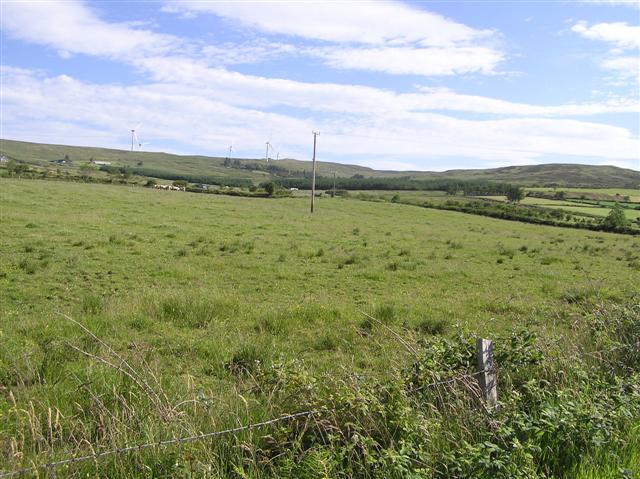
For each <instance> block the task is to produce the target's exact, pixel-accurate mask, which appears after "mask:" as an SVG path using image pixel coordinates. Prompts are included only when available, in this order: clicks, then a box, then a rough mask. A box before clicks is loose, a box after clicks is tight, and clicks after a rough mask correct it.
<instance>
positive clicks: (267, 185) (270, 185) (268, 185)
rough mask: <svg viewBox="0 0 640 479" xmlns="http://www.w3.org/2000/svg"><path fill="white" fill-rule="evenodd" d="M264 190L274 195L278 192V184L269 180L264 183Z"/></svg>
mask: <svg viewBox="0 0 640 479" xmlns="http://www.w3.org/2000/svg"><path fill="white" fill-rule="evenodd" d="M264 190H265V191H266V192H267V194H268V195H269V196H273V194H274V193H275V192H276V184H275V183H274V182H273V181H269V182H267V183H265V184H264Z"/></svg>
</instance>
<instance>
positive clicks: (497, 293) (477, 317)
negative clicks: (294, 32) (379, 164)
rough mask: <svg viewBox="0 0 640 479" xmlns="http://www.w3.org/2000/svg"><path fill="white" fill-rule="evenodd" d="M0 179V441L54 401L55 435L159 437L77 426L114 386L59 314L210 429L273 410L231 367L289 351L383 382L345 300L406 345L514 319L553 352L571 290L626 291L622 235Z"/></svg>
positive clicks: (32, 450) (372, 338)
mask: <svg viewBox="0 0 640 479" xmlns="http://www.w3.org/2000/svg"><path fill="white" fill-rule="evenodd" d="M0 186H1V187H2V210H1V211H2V212H1V215H2V218H1V219H2V225H3V236H2V245H3V247H2V248H1V249H0V288H1V291H2V294H1V295H0V298H1V300H0V318H1V320H0V340H1V341H2V348H0V387H1V388H2V389H0V393H2V394H0V419H1V418H2V417H5V418H9V417H12V418H13V417H14V416H13V415H12V414H13V413H12V412H11V411H14V410H24V411H27V413H26V414H24V415H19V414H18V415H17V416H16V417H18V418H19V419H15V422H11V425H9V421H7V422H5V423H4V425H2V426H0V439H1V440H4V441H5V442H4V443H3V444H4V446H5V450H9V449H11V448H10V447H9V446H8V445H7V444H8V442H7V438H6V436H7V434H9V435H11V434H18V433H17V432H16V431H23V430H24V431H27V430H29V427H32V428H35V427H36V426H33V418H34V417H39V418H40V419H39V421H40V422H38V424H41V423H42V424H46V416H47V410H49V415H50V414H51V412H50V411H51V410H52V409H53V410H56V411H59V413H60V414H61V417H62V418H64V419H60V423H61V424H63V425H62V426H60V428H61V431H62V430H64V431H65V432H64V434H63V433H61V434H62V435H64V436H65V437H67V436H68V435H69V434H71V435H73V434H76V435H77V436H78V437H85V435H86V437H87V438H89V439H90V440H92V441H99V440H103V441H105V440H106V439H105V437H108V438H110V441H112V442H113V443H121V441H122V440H123V438H124V440H130V441H135V440H140V439H143V438H157V436H158V435H159V434H160V432H161V431H164V432H165V433H166V429H167V427H168V426H166V424H165V425H163V424H164V423H162V422H158V423H153V424H144V425H143V427H142V429H141V430H139V431H128V432H127V433H126V434H124V435H123V436H118V438H115V439H114V437H115V436H111V435H109V434H111V433H107V432H104V431H103V430H101V429H100V428H98V430H96V429H95V427H97V426H95V427H94V425H93V423H91V424H92V426H91V427H90V428H89V429H88V430H86V431H85V429H83V428H84V427H85V426H84V424H85V422H86V421H87V419H86V417H85V416H84V415H86V414H88V413H86V411H88V410H91V411H95V410H96V408H97V407H98V406H97V405H96V404H93V403H92V401H91V399H90V396H89V395H88V393H87V390H88V388H90V387H94V388H95V390H97V391H98V392H95V391H94V390H92V391H93V392H92V394H95V395H97V396H98V397H103V396H101V394H102V395H106V396H108V395H109V392H110V390H111V387H112V385H113V384H118V386H117V388H118V390H119V391H125V390H126V391H128V390H129V389H130V388H131V385H130V384H129V385H128V386H127V385H125V384H123V381H122V380H121V379H118V378H119V376H118V374H117V372H109V371H107V372H105V371H104V368H102V367H101V366H100V365H98V364H96V363H95V362H92V361H91V360H90V359H88V358H86V357H83V356H82V355H81V354H79V353H78V352H77V351H76V350H74V349H73V348H72V347H71V346H70V345H73V346H76V347H78V348H81V349H83V350H85V351H88V352H91V353H95V354H97V352H96V351H97V349H96V348H95V345H93V344H92V343H91V342H90V341H88V340H87V338H86V336H85V335H83V334H82V332H81V331H80V330H79V328H77V327H76V326H75V325H74V324H73V323H71V322H70V321H68V320H67V319H65V318H64V317H63V316H62V315H68V316H70V317H72V318H75V319H77V320H79V321H81V322H82V323H83V324H85V325H87V326H88V327H89V328H90V329H91V330H92V331H94V332H95V333H96V334H97V335H98V336H99V337H101V338H103V339H105V340H107V341H108V342H109V344H110V345H111V346H112V347H113V348H114V349H115V350H117V351H129V352H131V354H134V355H136V354H137V355H139V356H141V357H144V358H145V361H146V362H148V364H149V365H150V366H149V367H150V368H151V369H152V370H153V371H155V372H156V374H157V375H158V376H159V378H160V382H161V383H162V384H163V385H164V388H165V389H166V391H168V392H169V395H170V396H171V398H172V399H175V400H176V401H189V400H193V401H195V399H194V398H198V397H205V398H209V402H208V406H207V409H206V418H207V419H206V421H205V420H204V419H201V422H200V423H198V425H197V426H193V427H198V428H203V429H206V428H213V429H215V428H219V427H221V426H223V425H228V424H235V422H234V421H238V420H244V419H250V418H255V417H262V416H261V414H262V415H264V416H267V417H268V416H269V414H271V413H273V412H274V411H272V410H271V409H270V407H271V406H270V403H269V401H267V400H265V396H264V394H259V393H258V392H256V391H255V390H254V389H252V388H251V387H249V385H248V384H249V383H250V381H249V380H248V379H247V378H246V377H245V376H242V375H241V376H239V375H238V374H237V372H236V371H237V370H238V369H237V368H238V367H241V366H243V365H245V366H247V364H249V365H251V364H254V363H255V362H256V361H257V362H259V363H260V364H264V365H270V364H274V363H277V362H279V361H286V360H293V359H296V360H303V361H304V362H305V364H306V365H307V367H308V368H309V370H310V371H312V372H313V373H314V374H331V375H338V374H340V373H341V372H344V371H349V372H350V373H358V374H362V375H365V376H373V377H379V378H384V377H387V376H389V375H390V374H392V372H393V371H394V370H395V366H394V367H391V365H397V364H401V363H402V362H403V361H404V360H406V351H405V350H404V349H403V348H402V347H401V346H400V345H399V344H398V342H397V340H396V339H395V338H394V337H393V335H390V334H389V333H388V332H387V331H386V330H385V329H384V328H373V329H372V328H371V325H370V323H367V322H366V318H365V317H364V316H363V315H362V313H361V311H364V312H367V313H369V314H372V315H374V317H376V318H378V319H380V320H381V321H383V322H384V323H385V324H386V325H387V326H388V327H390V328H393V329H396V330H399V331H403V334H404V335H406V337H408V338H410V339H411V340H412V341H418V340H420V339H421V338H425V337H430V336H431V335H433V334H443V335H456V334H457V333H458V332H460V331H462V330H465V331H469V332H470V333H472V334H477V335H482V336H484V337H489V338H491V337H494V336H496V335H501V334H508V333H509V332H510V331H512V330H513V329H514V328H523V327H526V328H527V329H528V330H529V331H532V332H536V333H537V334H539V335H540V336H541V340H542V341H543V343H545V344H556V345H557V344H561V345H562V347H566V346H567V345H569V344H571V342H572V341H577V340H578V336H579V333H577V332H576V327H575V325H576V323H577V322H580V321H584V317H585V314H586V313H585V306H584V302H581V301H582V300H585V301H587V302H589V301H596V300H597V301H613V302H625V301H627V300H628V299H629V298H630V297H632V295H633V293H634V292H637V285H638V284H640V262H639V257H640V243H639V242H638V240H637V238H634V237H630V236H625V235H616V234H608V233H595V232H587V231H579V230H573V229H565V228H554V227H544V226H536V225H529V224H522V223H516V222H509V221H501V220H495V219H490V218H484V217H478V216H472V215H466V214H461V213H455V212H447V211H438V210H430V209H422V208H415V207H411V206H406V205H399V204H392V203H372V202H361V201H351V200H346V199H341V198H335V199H331V198H326V197H325V198H320V199H319V200H318V203H317V213H316V214H315V215H313V216H311V215H309V213H308V211H307V208H308V204H307V199H306V198H287V199H277V200H275V199H248V198H231V197H224V196H213V195H197V194H188V193H182V192H166V191H157V190H150V189H144V188H140V187H131V186H107V185H90V184H75V183H63V182H47V181H33V180H32V181H25V180H23V181H21V180H13V179H2V180H0ZM577 297H579V298H581V301H576V300H575V298H577ZM363 331H364V332H363ZM87 385H89V386H87ZM113 387H114V388H116V386H113ZM9 391H10V394H9ZM114 391H115V389H114ZM122 394H124V392H122ZM107 409H108V408H107ZM31 410H33V411H34V412H33V414H30V413H28V411H31ZM194 411H195V406H194ZM256 411H258V412H256ZM16 414H17V413H16ZM95 414H98V413H95ZM194 414H195V412H194ZM91 417H93V416H91ZM100 417H102V416H100ZM43 418H44V419H43ZM212 418H213V419H212ZM215 418H218V419H215ZM49 419H50V418H49ZM12 421H13V419H12ZM83 421H85V422H83ZM2 422H3V421H0V423H2ZM29 424H31V426H29ZM38 427H40V426H38ZM87 427H88V426H87ZM180 427H181V426H179V425H177V426H175V428H177V429H175V430H173V432H174V433H178V432H184V430H180V429H179V428H180ZM12 428H14V429H12ZM23 428H24V429H23ZM44 429H46V427H45V428H44ZM70 431H71V432H70ZM97 431H98V432H97ZM2 434H4V439H3V436H2ZM20 434H26V432H21V433H20ZM52 434H53V433H52ZM43 435H44V436H46V434H45V433H43ZM44 436H43V437H44ZM101 438H102V439H101ZM52 441H53V440H52ZM18 442H19V441H18ZM54 443H55V441H54V442H52V443H48V442H47V439H46V437H44V439H43V443H42V444H40V445H38V444H39V443H38V444H36V445H29V444H31V443H29V442H28V441H27V442H26V443H25V444H23V445H22V446H21V445H20V444H18V443H16V445H15V449H16V451H18V452H19V454H18V453H16V454H18V455H13V456H11V454H9V453H3V456H2V457H0V466H1V465H2V462H4V463H5V465H6V464H24V460H23V459H31V458H35V457H39V455H42V454H44V455H47V457H50V455H51V454H55V453H57V454H61V453H63V452H64V451H65V446H64V444H66V443H64V441H61V443H55V444H57V446H55V444H54ZM47 444H48V445H47ZM52 444H53V445H52ZM54 446H55V447H54ZM11 447H14V446H11ZM56 448H57V449H56ZM234 451H235V449H234ZM194 454H195V453H194ZM230 454H231V453H230ZM233 454H239V453H238V452H234V453H233ZM10 457H13V459H11V460H10V459H9V458H10ZM54 457H55V456H54ZM170 457H171V459H168V460H169V461H178V459H176V458H175V457H174V456H170ZM184 461H186V459H184V458H183V459H180V460H179V462H180V463H184ZM27 462H28V461H27ZM114 467H115V466H114ZM0 469H2V467H0ZM587 469H588V468H587ZM174 472H175V471H174ZM585 474H586V473H585ZM107 475H108V473H107ZM149 477H151V476H149ZM184 477H191V476H188V475H185V476H184ZM194 477H195V476H194ZM198 477H200V476H198ZM237 477H242V476H241V475H240V474H238V475H237ZM292 477H295V474H294V476H292ZM314 477H315V476H314ZM318 477H320V476H318ZM327 477H328V476H327ZM576 477H577V476H576ZM584 477H586V476H584ZM611 477H613V476H611Z"/></svg>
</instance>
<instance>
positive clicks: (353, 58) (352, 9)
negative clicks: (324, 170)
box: [165, 1, 504, 76]
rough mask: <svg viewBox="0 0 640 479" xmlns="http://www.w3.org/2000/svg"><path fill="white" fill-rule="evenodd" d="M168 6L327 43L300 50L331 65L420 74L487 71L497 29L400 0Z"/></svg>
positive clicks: (494, 58)
mask: <svg viewBox="0 0 640 479" xmlns="http://www.w3.org/2000/svg"><path fill="white" fill-rule="evenodd" d="M165 10H166V11H170V12H176V13H177V12H191V13H194V12H196V13H203V12H206V13H212V14H215V15H217V16H220V17H223V18H226V19H228V20H229V21H233V22H236V23H239V24H240V25H243V26H245V27H248V28H251V29H253V30H256V29H257V30H259V31H262V32H263V33H265V34H272V35H276V34H277V35H289V36H294V37H298V38H302V39H305V40H307V41H315V42H324V43H330V45H326V44H321V45H313V44H312V45H307V46H303V47H302V48H301V51H303V52H306V53H308V54H311V55H314V56H318V57H320V58H322V59H324V60H325V61H326V64H327V65H328V66H330V67H333V68H341V69H357V70H371V71H380V72H385V73H390V74H412V75H424V76H439V75H455V74H465V73H483V74H490V73H493V72H494V71H495V69H496V67H497V65H498V64H499V63H500V62H501V61H502V60H503V59H504V54H503V53H502V52H501V51H499V50H498V49H497V48H496V47H495V45H494V44H495V43H496V42H497V38H496V37H497V35H496V34H495V32H493V31H491V30H479V29H474V28H471V27H468V26H466V25H463V24H461V23H458V22H454V21H452V20H449V19H447V18H444V17H442V16H441V15H437V14H435V13H431V12H428V11H426V10H423V9H420V8H416V7H412V6H409V5H405V4H402V3H399V2H375V1H360V2H314V1H310V2H264V3H255V2H251V3H246V2H245V3H243V2H200V1H181V2H171V3H169V4H168V5H167V6H166V8H165Z"/></svg>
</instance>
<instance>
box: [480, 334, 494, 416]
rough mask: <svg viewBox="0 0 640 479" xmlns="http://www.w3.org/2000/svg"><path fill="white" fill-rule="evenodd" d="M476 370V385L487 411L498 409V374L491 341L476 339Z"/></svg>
mask: <svg viewBox="0 0 640 479" xmlns="http://www.w3.org/2000/svg"><path fill="white" fill-rule="evenodd" d="M476 370H477V374H478V383H479V385H480V390H481V392H482V399H483V400H484V401H485V404H486V405H487V409H488V410H494V409H497V407H498V374H497V372H496V365H495V362H494V360H493V341H491V340H490V339H478V340H477V341H476Z"/></svg>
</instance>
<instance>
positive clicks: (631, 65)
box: [601, 56, 640, 82]
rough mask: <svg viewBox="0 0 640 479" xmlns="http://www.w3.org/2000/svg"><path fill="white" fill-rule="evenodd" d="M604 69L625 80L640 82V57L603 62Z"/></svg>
mask: <svg viewBox="0 0 640 479" xmlns="http://www.w3.org/2000/svg"><path fill="white" fill-rule="evenodd" d="M601 66H602V68H605V69H607V70H612V71H614V72H616V73H618V75H619V77H621V78H623V79H632V80H636V82H637V81H638V80H640V57H632V56H627V57H615V58H609V59H607V60H603V61H602V63H601Z"/></svg>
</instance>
